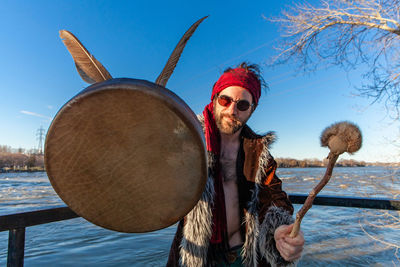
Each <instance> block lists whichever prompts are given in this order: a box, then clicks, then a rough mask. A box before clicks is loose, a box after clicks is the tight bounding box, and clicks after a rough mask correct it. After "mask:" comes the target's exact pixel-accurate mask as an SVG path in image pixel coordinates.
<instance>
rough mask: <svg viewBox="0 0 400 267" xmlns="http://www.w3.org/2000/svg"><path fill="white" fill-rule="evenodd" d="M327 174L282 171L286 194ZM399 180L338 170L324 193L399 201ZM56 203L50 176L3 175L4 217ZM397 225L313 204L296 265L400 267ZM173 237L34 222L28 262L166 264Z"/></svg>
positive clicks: (398, 220) (388, 218)
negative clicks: (397, 248)
mask: <svg viewBox="0 0 400 267" xmlns="http://www.w3.org/2000/svg"><path fill="white" fill-rule="evenodd" d="M324 171H325V170H324V169H323V168H304V169H303V168H293V169H289V168H281V169H279V171H278V176H279V177H280V178H281V179H282V180H283V183H284V189H285V190H286V191H287V192H288V193H289V194H290V193H302V194H308V192H309V191H310V190H311V188H312V187H313V186H314V185H315V184H316V183H317V182H318V181H319V180H320V178H321V177H322V175H323V173H324ZM399 178H400V172H398V171H397V169H394V168H384V167H365V168H357V167H356V168H335V169H334V173H333V177H332V179H331V181H330V183H329V184H328V185H327V186H326V187H325V188H324V189H323V190H322V192H321V193H320V194H321V195H340V196H362V197H385V198H397V197H398V194H399V193H400V179H399ZM59 206H64V203H63V202H62V201H61V200H60V199H59V198H58V196H57V194H56V193H55V192H54V190H53V188H52V187H51V185H50V183H49V181H48V179H47V176H46V174H45V173H6V174H4V173H3V174H0V215H5V214H12V213H18V212H24V211H32V210H39V209H45V208H53V207H59ZM300 207H301V206H300V205H295V209H296V211H297V210H298V209H299V208H300ZM389 224H392V225H389ZM399 228H400V215H399V213H398V212H387V211H375V210H365V209H355V208H339V207H323V206H313V207H312V208H311V210H310V211H309V212H308V213H307V215H306V217H305V218H304V220H303V222H302V230H303V232H304V236H305V239H306V246H305V251H304V253H303V257H302V259H301V261H300V263H299V265H298V266H400V260H399V259H398V258H397V255H396V248H395V247H393V246H397V247H399V246H400V241H399V238H398V237H399V234H400V229H399ZM174 234H175V226H172V227H169V228H166V229H163V230H160V231H156V232H152V233H146V234H125V233H118V232H113V231H109V230H106V229H103V228H100V227H98V226H95V225H93V224H91V223H89V222H86V221H85V220H84V219H82V218H76V219H72V220H66V221H61V222H56V223H49V224H44V225H38V226H33V227H29V228H27V229H26V243H25V266H28V267H29V266H41V267H42V266H54V265H57V266H76V265H78V266H164V265H165V263H166V260H167V256H168V252H169V246H170V244H171V241H172V238H173V236H174ZM7 245H8V232H0V266H5V265H6V261H7ZM392 245H393V246H392Z"/></svg>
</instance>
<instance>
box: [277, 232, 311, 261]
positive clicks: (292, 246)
mask: <svg viewBox="0 0 400 267" xmlns="http://www.w3.org/2000/svg"><path fill="white" fill-rule="evenodd" d="M292 228H293V224H291V225H281V226H279V227H278V228H276V230H275V234H274V238H275V243H276V248H277V249H278V251H279V253H280V254H281V256H282V257H283V258H284V259H285V260H287V261H293V260H296V259H298V258H300V257H301V252H302V251H303V246H304V236H303V232H301V231H300V232H299V234H298V235H297V236H296V237H294V238H292V237H290V232H291V231H292Z"/></svg>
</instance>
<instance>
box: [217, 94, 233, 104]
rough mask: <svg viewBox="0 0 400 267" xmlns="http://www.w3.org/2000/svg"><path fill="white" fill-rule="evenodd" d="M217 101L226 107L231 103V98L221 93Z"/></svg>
mask: <svg viewBox="0 0 400 267" xmlns="http://www.w3.org/2000/svg"><path fill="white" fill-rule="evenodd" d="M218 103H219V104H220V105H221V106H223V107H227V106H229V105H230V104H231V99H230V98H229V97H227V96H224V95H222V96H220V97H218Z"/></svg>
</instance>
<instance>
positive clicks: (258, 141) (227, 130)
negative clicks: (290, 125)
mask: <svg viewBox="0 0 400 267" xmlns="http://www.w3.org/2000/svg"><path fill="white" fill-rule="evenodd" d="M262 84H263V79H262V78H261V76H260V72H259V68H258V67H257V66H256V65H248V64H246V63H242V64H240V65H239V66H238V67H237V68H233V69H232V68H229V69H227V70H226V71H225V72H224V74H223V75H222V76H221V77H220V78H219V79H218V81H217V82H216V83H215V84H214V87H213V90H212V94H211V102H210V103H209V104H208V105H207V106H206V107H205V109H204V111H203V116H200V117H199V119H200V121H201V122H202V123H203V125H204V126H203V128H204V133H205V138H206V144H207V151H208V154H209V159H208V167H209V170H208V173H209V177H208V180H207V183H206V188H205V191H204V192H203V194H202V196H201V199H200V200H199V202H198V203H197V204H196V206H195V207H194V208H193V210H192V211H190V212H189V214H187V215H186V217H185V218H184V219H183V220H181V221H180V222H179V224H178V228H177V232H176V235H175V238H174V240H173V243H172V246H171V250H170V255H169V259H168V263H167V266H196V267H197V266H285V265H290V264H292V263H293V261H295V260H296V259H298V258H300V256H301V252H302V250H303V246H304V237H303V234H302V233H301V232H300V234H299V235H298V236H297V237H295V238H291V237H290V236H289V234H290V231H291V229H292V227H293V224H292V223H293V218H292V214H293V206H292V204H291V203H290V201H289V199H288V197H287V194H286V193H285V192H284V191H282V182H281V180H280V179H279V178H278V177H277V176H276V174H275V172H276V168H277V164H276V162H275V160H274V159H273V158H272V156H271V155H270V153H269V151H268V147H269V145H270V144H271V143H272V142H273V140H274V138H275V137H274V135H273V134H272V133H268V134H266V135H264V136H261V135H258V134H256V133H254V132H253V131H252V130H251V129H250V128H249V127H248V126H247V125H246V122H247V120H248V119H249V118H250V116H251V114H252V113H253V111H254V110H255V109H256V107H257V104H258V100H259V99H260V96H261V85H262Z"/></svg>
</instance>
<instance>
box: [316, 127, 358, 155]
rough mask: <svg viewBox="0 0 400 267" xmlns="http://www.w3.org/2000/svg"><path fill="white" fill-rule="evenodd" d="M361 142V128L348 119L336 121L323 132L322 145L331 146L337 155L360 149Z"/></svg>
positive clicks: (332, 151)
mask: <svg viewBox="0 0 400 267" xmlns="http://www.w3.org/2000/svg"><path fill="white" fill-rule="evenodd" d="M361 143H362V136H361V131H360V129H359V128H358V127H357V126H356V125H355V124H353V123H351V122H347V121H343V122H337V123H334V124H332V125H331V126H329V127H328V128H326V129H325V130H324V131H323V132H322V134H321V146H323V147H326V146H327V147H329V149H330V150H331V153H334V154H337V155H340V154H342V153H344V152H348V153H350V154H352V153H354V152H356V151H358V150H359V149H360V147H361Z"/></svg>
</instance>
